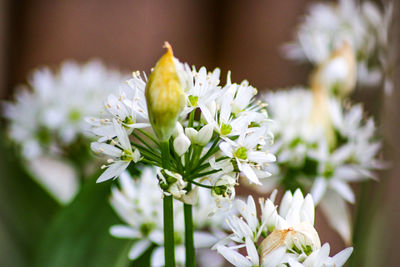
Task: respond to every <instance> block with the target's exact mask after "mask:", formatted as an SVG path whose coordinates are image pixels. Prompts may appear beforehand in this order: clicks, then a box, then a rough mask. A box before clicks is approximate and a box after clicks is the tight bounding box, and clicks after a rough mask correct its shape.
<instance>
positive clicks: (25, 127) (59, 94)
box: [4, 61, 124, 159]
mask: <svg viewBox="0 0 400 267" xmlns="http://www.w3.org/2000/svg"><path fill="white" fill-rule="evenodd" d="M123 80H124V78H123V76H122V74H121V73H119V72H117V71H113V70H109V69H107V68H106V67H105V66H104V65H103V64H102V63H100V62H98V61H90V62H89V63H87V64H85V65H78V64H77V63H74V62H72V61H68V62H65V63H63V64H62V65H61V66H60V69H59V71H57V72H52V71H51V70H50V69H48V68H42V69H39V70H36V71H34V72H33V73H32V76H31V77H30V79H29V84H28V85H23V86H21V87H20V88H18V92H17V93H16V95H15V102H6V103H4V116H5V117H6V118H7V119H8V120H9V123H10V124H9V136H10V138H12V139H13V140H14V141H15V142H16V143H18V144H20V145H21V147H22V154H23V155H24V156H25V157H26V158H29V159H31V158H35V157H37V156H41V155H49V153H50V155H52V156H54V155H60V154H62V153H63V152H65V151H63V148H64V147H66V146H69V145H71V144H72V143H73V142H75V141H77V140H78V139H79V137H82V136H85V135H87V134H88V133H89V132H88V129H89V128H88V127H87V124H86V122H85V121H84V118H85V117H86V116H93V115H96V114H98V113H100V111H101V110H102V105H101V101H102V100H103V99H104V98H105V97H106V96H107V95H108V94H110V93H111V92H113V91H114V90H115V88H116V87H117V86H118V84H119V83H121V81H123Z"/></svg>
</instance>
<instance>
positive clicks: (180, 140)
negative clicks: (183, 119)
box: [174, 134, 191, 156]
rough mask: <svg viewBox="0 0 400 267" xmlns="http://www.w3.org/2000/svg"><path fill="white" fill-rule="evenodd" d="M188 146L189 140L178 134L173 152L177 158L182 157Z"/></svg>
mask: <svg viewBox="0 0 400 267" xmlns="http://www.w3.org/2000/svg"><path fill="white" fill-rule="evenodd" d="M190 144H191V142H190V140H189V138H188V137H187V136H186V135H184V134H180V135H178V136H177V137H176V138H175V140H174V150H175V152H176V153H177V154H178V155H179V156H182V155H183V154H185V152H186V151H187V150H188V149H189V147H190Z"/></svg>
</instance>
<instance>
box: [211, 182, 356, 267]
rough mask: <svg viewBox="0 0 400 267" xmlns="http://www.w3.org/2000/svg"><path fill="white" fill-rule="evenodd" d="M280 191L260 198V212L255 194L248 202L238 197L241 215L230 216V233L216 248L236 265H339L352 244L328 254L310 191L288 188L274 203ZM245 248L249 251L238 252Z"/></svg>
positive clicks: (237, 201)
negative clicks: (315, 226)
mask: <svg viewBox="0 0 400 267" xmlns="http://www.w3.org/2000/svg"><path fill="white" fill-rule="evenodd" d="M276 194H277V191H276V190H275V191H273V193H272V194H271V196H270V197H269V198H268V199H267V200H264V199H259V204H260V209H261V215H260V216H258V215H257V208H256V204H255V201H254V199H253V197H252V196H249V197H248V199H247V202H244V201H242V200H236V201H235V204H234V207H235V209H236V210H237V212H238V213H239V214H240V216H238V215H236V214H232V215H230V216H228V217H227V219H226V220H227V224H228V225H229V227H230V228H231V232H232V233H231V234H230V235H229V236H228V237H226V238H224V239H222V240H220V241H219V242H218V243H217V244H216V245H215V246H214V249H216V250H217V251H218V252H219V253H220V254H221V255H222V256H223V257H225V259H226V260H228V261H229V262H230V263H231V264H233V266H240V267H245V266H248V267H252V266H262V267H276V266H279V267H280V266H282V267H283V266H291V267H298V266H305V267H306V266H310V267H311V266H313V267H323V266H331V267H340V266H343V265H344V263H345V262H346V261H347V259H348V258H349V257H350V255H351V253H352V251H353V248H352V247H349V248H346V249H344V250H343V251H341V252H339V253H338V254H336V255H335V256H333V257H330V256H329V250H330V249H329V244H328V243H326V244H324V245H323V246H322V247H321V241H320V239H319V236H318V233H317V231H316V230H315V228H314V203H313V199H312V197H311V195H307V196H306V197H303V194H302V193H301V191H300V190H299V189H297V190H296V191H295V192H294V194H292V193H291V192H290V191H287V192H286V193H285V194H284V196H283V198H282V201H281V203H280V206H279V209H278V207H277V206H275V204H274V202H275V198H276ZM242 248H243V249H245V251H246V253H247V255H246V256H243V255H242V254H241V253H239V252H238V250H239V249H242Z"/></svg>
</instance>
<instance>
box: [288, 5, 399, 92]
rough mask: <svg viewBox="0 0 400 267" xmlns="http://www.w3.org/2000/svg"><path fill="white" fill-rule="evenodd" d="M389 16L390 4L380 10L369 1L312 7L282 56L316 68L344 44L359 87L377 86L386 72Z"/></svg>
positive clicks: (391, 8)
mask: <svg viewBox="0 0 400 267" xmlns="http://www.w3.org/2000/svg"><path fill="white" fill-rule="evenodd" d="M392 13H393V5H392V4H388V5H387V6H385V7H384V8H383V9H382V8H380V7H378V6H377V5H376V4H375V3H373V2H372V1H362V3H360V1H356V0H338V1H320V2H316V3H313V4H312V5H311V6H310V8H309V11H308V14H307V15H306V16H305V17H304V18H303V20H302V22H301V24H300V25H299V26H298V30H297V32H296V36H295V40H294V41H293V42H291V43H289V44H287V45H285V46H284V51H285V54H286V56H287V57H288V58H290V59H294V60H297V61H302V62H304V61H309V62H311V63H313V64H316V65H318V64H321V63H323V62H325V61H326V60H328V59H329V57H330V56H331V54H332V52H333V51H335V50H337V49H340V48H341V47H342V45H343V43H347V44H348V45H349V46H350V47H351V50H352V54H353V57H354V60H355V61H356V65H357V75H356V76H357V80H358V81H359V82H360V84H362V85H366V86H371V85H372V86H374V85H377V84H378V83H379V82H381V81H382V79H384V78H385V76H386V75H388V72H389V71H390V70H389V65H388V64H389V59H388V47H389V39H390V36H389V28H390V25H391V19H392ZM339 64H340V63H339ZM342 70H343V69H342ZM339 71H340V70H339Z"/></svg>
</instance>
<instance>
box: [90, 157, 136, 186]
mask: <svg viewBox="0 0 400 267" xmlns="http://www.w3.org/2000/svg"><path fill="white" fill-rule="evenodd" d="M128 165H129V162H127V161H117V162H114V163H113V164H111V165H109V166H108V168H107V169H106V170H105V171H104V172H103V173H102V174H101V175H100V177H99V179H97V181H96V183H101V182H104V181H107V180H109V179H111V178H114V177H118V176H119V175H120V174H121V173H122V172H123V171H124V170H125V169H126V168H127V167H128Z"/></svg>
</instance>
